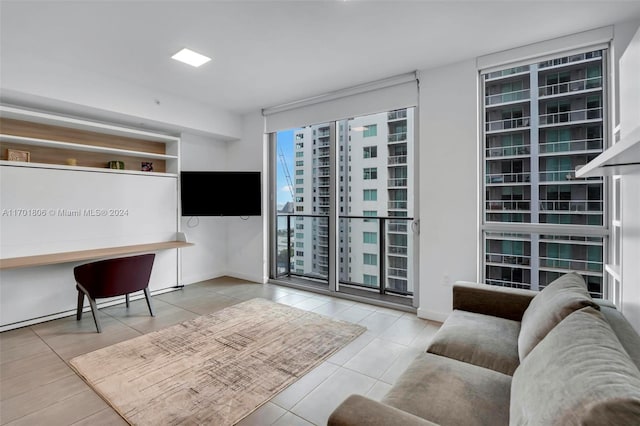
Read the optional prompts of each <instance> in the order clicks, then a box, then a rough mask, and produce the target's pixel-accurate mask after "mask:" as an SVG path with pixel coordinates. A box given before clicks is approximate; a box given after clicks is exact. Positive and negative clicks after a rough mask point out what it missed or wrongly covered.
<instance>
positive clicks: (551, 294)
mask: <svg viewBox="0 0 640 426" xmlns="http://www.w3.org/2000/svg"><path fill="white" fill-rule="evenodd" d="M585 306H593V307H597V306H598V305H597V304H596V303H595V302H594V301H593V299H591V296H590V295H589V292H588V291H587V285H586V284H585V282H584V279H582V277H581V276H580V275H578V274H576V273H575V272H571V273H568V274H565V275H562V276H561V277H559V278H558V279H556V280H555V281H553V282H552V283H550V284H549V285H547V286H546V287H545V288H544V289H542V291H540V293H538V294H537V295H536V297H534V298H533V300H532V301H531V303H530V304H529V307H528V308H527V309H526V310H525V311H524V315H523V316H522V323H521V324H520V335H519V336H518V354H519V355H520V362H522V360H523V359H524V358H525V357H526V356H527V354H528V353H529V352H531V350H532V349H533V348H534V347H535V346H536V345H537V344H538V343H539V342H540V341H541V340H542V339H543V338H544V336H546V335H547V333H548V332H549V331H550V330H551V329H552V328H553V327H555V326H556V325H557V324H558V323H559V322H560V321H562V320H563V319H564V318H565V317H566V316H567V315H569V314H570V313H572V312H574V311H577V310H578V309H581V308H584V307H585Z"/></svg>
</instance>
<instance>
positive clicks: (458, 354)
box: [328, 273, 640, 426]
mask: <svg viewBox="0 0 640 426" xmlns="http://www.w3.org/2000/svg"><path fill="white" fill-rule="evenodd" d="M639 368H640V336H638V333H637V332H636V331H635V330H634V329H633V328H632V327H631V325H630V324H629V322H628V321H627V320H626V319H625V318H624V317H623V315H622V314H621V313H620V312H619V311H618V310H616V309H615V307H614V306H613V305H612V304H610V303H608V302H606V301H602V300H593V299H592V298H591V297H590V295H589V293H588V291H587V286H586V284H585V282H584V280H583V278H582V277H581V276H580V275H578V274H575V273H570V274H566V275H563V276H561V277H560V278H558V279H557V280H556V281H554V282H553V283H551V284H549V285H548V286H547V287H545V288H544V289H543V290H542V291H540V292H533V291H529V290H520V289H511V288H503V287H495V286H489V285H486V284H476V283H456V284H455V285H454V287H453V312H452V313H451V314H450V316H449V317H448V318H447V320H446V321H445V322H444V323H443V325H442V327H441V328H440V330H438V332H437V333H436V335H435V336H434V338H433V340H432V342H431V343H430V345H429V347H428V348H427V350H426V352H425V353H422V354H420V355H419V356H418V357H417V358H416V359H415V360H414V361H413V362H412V363H411V364H410V365H409V366H408V367H407V369H406V371H405V372H404V373H403V374H402V376H401V377H400V378H399V379H398V380H397V381H396V383H395V385H394V386H393V387H392V388H391V390H390V391H389V392H388V393H387V394H386V395H385V397H384V398H383V399H382V401H380V402H377V401H374V400H371V399H369V398H366V397H364V396H360V395H351V396H350V397H348V398H347V399H346V400H345V401H344V402H343V403H342V404H341V405H340V406H338V407H337V408H336V409H335V410H334V412H333V413H332V414H331V416H330V418H329V421H328V424H329V425H331V426H343V425H433V424H439V425H491V426H497V425H508V424H511V425H573V424H575V425H616V426H621V425H635V426H637V425H640V370H639Z"/></svg>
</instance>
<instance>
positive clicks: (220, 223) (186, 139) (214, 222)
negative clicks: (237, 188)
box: [180, 133, 234, 285]
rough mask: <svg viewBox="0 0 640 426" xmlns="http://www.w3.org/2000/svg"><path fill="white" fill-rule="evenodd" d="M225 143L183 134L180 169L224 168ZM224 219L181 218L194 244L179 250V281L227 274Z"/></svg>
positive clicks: (182, 227) (204, 278)
mask: <svg viewBox="0 0 640 426" xmlns="http://www.w3.org/2000/svg"><path fill="white" fill-rule="evenodd" d="M232 143H234V142H232ZM228 144H229V142H225V141H221V140H217V139H215V138H211V137H205V136H199V135H194V134H191V133H183V134H182V135H181V141H180V151H181V153H180V155H181V157H180V159H181V168H182V170H184V171H189V170H198V171H205V170H225V169H226V167H227V147H228ZM227 221H228V218H225V217H204V216H203V217H193V218H192V217H181V218H180V226H181V230H182V232H184V234H185V236H186V238H187V241H189V242H192V243H194V244H195V245H194V246H191V247H188V248H184V249H182V250H181V257H182V270H181V274H182V284H185V285H186V284H193V283H195V282H199V281H204V280H207V279H210V278H215V277H219V276H221V275H224V274H225V273H226V270H227V254H228V250H227V236H228V232H227Z"/></svg>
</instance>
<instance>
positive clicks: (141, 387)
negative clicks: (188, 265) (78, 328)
mask: <svg viewBox="0 0 640 426" xmlns="http://www.w3.org/2000/svg"><path fill="white" fill-rule="evenodd" d="M365 330H366V329H365V328H364V327H361V326H359V325H355V324H351V323H348V322H343V321H337V320H333V319H330V318H327V317H324V316H322V315H318V314H316V313H313V312H308V311H303V310H301V309H297V308H292V307H290V306H286V305H282V304H279V303H275V302H271V301H268V300H265V299H252V300H249V301H246V302H242V303H239V304H237V305H234V306H230V307H228V308H226V309H223V310H221V311H218V312H215V313H213V314H210V315H205V316H202V317H198V318H195V319H193V320H191V321H187V322H184V323H182V324H178V325H175V326H172V327H169V328H166V329H164V330H159V331H156V332H152V333H149V334H145V335H143V336H140V337H136V338H134V339H131V340H127V341H124V342H121V343H118V344H115V345H112V346H109V347H106V348H103V349H100V350H97V351H95V352H91V353H88V354H85V355H81V356H78V357H76V358H73V359H72V360H71V365H72V366H73V368H75V370H76V371H77V372H78V373H79V374H80V375H81V376H82V377H83V378H84V379H85V381H86V382H87V383H89V385H90V386H91V387H92V388H93V389H94V390H95V391H96V392H98V393H99V394H100V395H101V396H102V397H103V398H104V399H105V400H106V401H107V402H108V403H109V404H110V405H111V406H112V407H113V408H114V409H115V410H116V411H118V413H120V415H121V416H122V417H124V418H125V419H126V420H127V421H128V422H129V423H131V424H134V425H160V424H162V425H195V424H200V425H231V424H234V423H236V422H238V421H240V420H241V419H242V418H244V417H246V416H247V415H249V414H250V413H251V412H253V411H254V410H255V409H256V408H258V407H259V406H261V405H262V404H264V403H265V402H267V401H268V400H269V399H270V398H271V397H273V396H274V395H275V394H277V393H278V392H280V391H281V390H282V389H284V388H286V387H287V386H288V385H290V384H291V383H293V382H295V381H296V380H297V379H299V378H300V377H301V376H302V375H304V374H305V373H306V372H308V371H309V370H311V369H312V368H313V367H315V366H316V365H318V364H319V363H320V362H321V361H322V360H324V359H325V358H327V357H328V356H329V355H331V354H332V353H334V352H335V351H337V350H338V349H340V348H342V347H343V346H344V345H346V344H347V343H349V342H351V341H352V340H353V339H355V338H356V337H357V336H359V335H360V334H361V333H363V332H364V331H365Z"/></svg>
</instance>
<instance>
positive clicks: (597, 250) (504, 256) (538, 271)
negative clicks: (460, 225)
mask: <svg viewBox="0 0 640 426" xmlns="http://www.w3.org/2000/svg"><path fill="white" fill-rule="evenodd" d="M606 69H607V49H603V48H598V49H593V50H586V51H585V50H582V51H579V52H569V53H565V54H560V55H558V56H557V57H555V58H551V59H549V58H545V59H544V60H540V61H537V62H536V61H531V62H530V63H529V64H526V65H518V66H517V67H508V66H505V67H504V68H502V69H497V70H496V69H493V70H491V71H487V72H481V77H482V85H481V87H482V90H483V95H484V96H483V98H484V102H483V110H484V129H483V136H484V137H483V143H484V149H483V160H484V182H483V193H484V206H483V218H482V219H483V238H484V241H483V248H484V256H483V264H484V268H483V274H484V280H485V281H486V282H488V283H490V284H495V285H503V286H510V287H520V288H530V289H534V290H538V289H541V288H543V287H544V286H546V285H547V284H549V283H550V282H551V281H553V280H554V279H555V278H557V277H558V276H559V275H561V274H563V273H566V272H568V271H576V272H579V273H580V274H582V275H583V276H584V278H585V280H586V281H587V283H588V286H589V290H590V292H591V293H592V295H594V296H597V297H603V296H604V297H606V286H605V282H604V274H603V272H604V271H603V266H604V261H605V257H606V243H607V229H606V225H605V224H606V214H607V206H606V200H607V197H606V194H605V185H604V183H605V181H604V180H603V178H602V177H596V178H587V179H578V178H576V177H575V169H576V167H578V166H580V165H584V164H586V163H587V162H588V161H590V160H591V159H593V158H595V157H596V156H597V155H598V154H600V153H601V152H602V151H603V149H604V148H605V147H606V145H607V140H606V139H607V138H606V135H607V134H608V122H607V117H608V114H607V111H606V110H605V106H606V104H607V81H606V78H605V76H606V75H607V73H606V71H605V70H606Z"/></svg>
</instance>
